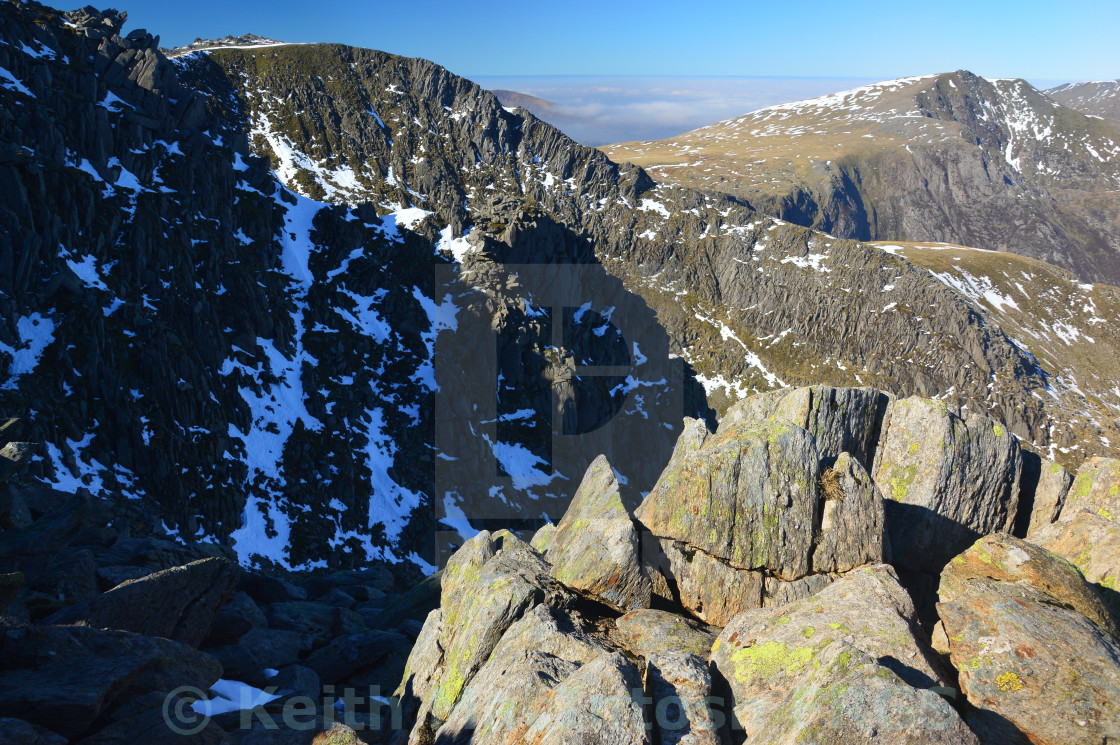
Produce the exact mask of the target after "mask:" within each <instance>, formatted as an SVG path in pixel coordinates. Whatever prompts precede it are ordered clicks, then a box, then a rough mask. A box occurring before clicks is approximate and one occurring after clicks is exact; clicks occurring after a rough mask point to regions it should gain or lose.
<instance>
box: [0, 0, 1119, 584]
mask: <svg viewBox="0 0 1120 745" xmlns="http://www.w3.org/2000/svg"><path fill="white" fill-rule="evenodd" d="M3 12H4V13H5V14H6V15H5V18H6V23H5V25H4V31H3V33H4V37H3V39H4V43H3V44H0V55H2V57H0V67H3V68H4V70H6V71H7V72H8V73H9V74H10V78H11V80H10V81H8V83H6V84H5V85H4V86H2V87H0V96H3V97H4V100H5V108H4V119H3V138H4V141H5V142H6V143H9V144H8V145H6V146H5V147H6V149H5V151H4V152H5V153H7V155H5V156H4V157H5V158H6V160H5V161H4V162H3V164H0V168H3V169H5V171H4V172H5V179H4V187H3V188H5V189H7V191H6V192H5V193H4V202H3V209H4V213H3V215H4V218H3V219H4V221H5V222H4V232H3V234H2V235H0V249H2V255H3V256H6V257H7V258H6V259H4V263H3V265H2V266H3V267H6V269H5V273H4V276H3V278H2V281H3V282H4V285H3V288H2V289H3V291H4V297H3V305H2V307H3V313H4V323H3V326H2V327H0V343H2V344H3V345H4V346H3V348H2V353H3V355H4V360H5V364H7V370H8V376H7V379H6V382H5V383H4V386H3V390H2V391H0V396H2V397H3V398H2V400H3V402H4V406H5V407H6V409H7V410H9V411H11V412H13V413H18V414H22V415H24V418H25V419H26V420H27V421H28V426H29V427H30V431H29V433H28V437H27V439H29V440H32V441H36V442H41V443H43V445H42V451H41V452H40V453H39V454H38V456H37V457H36V458H33V459H32V460H33V462H32V463H31V464H30V469H31V475H32V477H33V478H35V479H38V481H37V482H36V483H37V484H39V485H42V486H47V487H49V488H52V489H57V490H62V491H65V492H78V491H80V490H83V489H84V490H88V491H90V492H91V493H93V494H95V495H97V496H99V497H104V498H108V499H113V500H116V501H118V502H121V503H127V502H130V501H138V502H140V501H142V502H143V503H144V504H146V505H150V507H151V514H150V516H149V517H150V520H151V521H152V522H154V523H155V525H154V527H155V528H157V529H160V530H167V531H170V532H171V533H172V534H173V535H177V536H178V537H179V538H180V539H183V540H192V541H193V540H203V541H218V542H220V543H223V544H226V545H229V546H232V547H233V548H234V550H235V551H236V553H237V554H238V556H239V557H240V559H241V560H242V561H243V562H246V563H262V564H272V565H274V566H277V567H290V568H312V567H321V566H324V565H327V566H331V567H343V566H349V565H352V564H361V563H365V562H367V561H370V560H386V561H393V560H400V559H403V558H406V557H412V558H414V559H416V560H419V561H422V562H424V563H429V562H435V561H437V557H438V556H440V555H443V556H446V549H447V548H448V546H447V545H445V544H451V545H452V546H453V545H457V544H458V543H460V542H461V540H462V538H461V537H460V536H459V535H457V534H456V533H455V532H454V531H455V530H456V529H461V530H462V531H463V533H465V534H466V533H471V532H473V530H475V529H478V528H481V527H485V526H487V525H494V526H504V525H514V526H518V525H520V526H522V527H526V528H528V527H535V526H536V525H538V524H539V523H540V521H541V520H542V519H543V518H544V517H545V516H548V517H555V516H557V515H560V514H562V513H563V512H564V510H565V509H566V506H567V503H568V501H569V500H570V499H571V497H572V495H573V494H575V492H576V489H577V487H578V485H579V479H580V474H582V473H584V471H585V470H586V468H587V466H588V465H589V464H590V463H591V461H592V459H593V458H594V457H596V456H597V455H599V454H601V453H602V454H605V455H607V456H608V458H609V460H610V462H611V464H612V467H613V468H614V469H615V470H616V471H617V478H618V481H619V484H620V490H621V499H622V500H623V502H624V503H625V504H628V505H631V506H632V505H633V504H636V502H637V501H638V500H639V499H640V498H641V495H642V494H644V493H645V492H648V491H649V490H650V489H651V488H652V486H653V484H654V483H655V482H656V479H657V476H658V474H659V473H660V469H661V467H662V466H663V464H664V463H665V462H667V461H668V458H669V455H670V452H671V448H672V443H673V442H674V441H675V439H676V437H677V435H678V434H679V433H680V431H681V427H682V422H683V419H684V417H685V416H686V415H690V416H703V417H707V418H708V419H709V420H711V419H712V417H713V416H714V414H715V412H716V411H722V410H724V409H726V407H727V406H729V405H730V404H731V403H733V402H734V401H736V400H738V399H740V398H742V397H743V396H746V395H747V394H749V393H751V392H753V391H760V390H770V389H772V388H777V387H781V386H784V385H790V384H799V383H811V382H818V381H822V380H823V381H826V382H830V383H835V384H875V385H878V386H880V387H881V388H883V389H885V390H887V391H890V392H892V393H896V394H902V395H908V394H911V393H920V394H923V395H929V396H939V397H942V398H944V399H945V400H946V401H947V402H948V403H950V404H953V405H961V404H967V405H968V406H969V408H970V409H971V410H972V411H977V412H986V413H989V414H990V415H992V416H993V417H995V418H996V419H998V420H999V421H1001V422H1003V425H1004V426H1006V427H1007V428H1008V429H1009V430H1010V431H1011V432H1014V433H1015V434H1017V435H1019V436H1021V437H1023V438H1025V439H1026V440H1027V441H1028V442H1034V443H1035V444H1037V445H1038V446H1040V447H1046V446H1048V445H1050V444H1051V443H1055V442H1056V443H1058V444H1060V445H1061V446H1062V447H1067V450H1068V454H1069V455H1070V457H1071V459H1078V458H1080V457H1082V456H1083V454H1086V453H1088V454H1092V453H1100V452H1108V449H1109V447H1110V445H1109V442H1112V441H1117V442H1120V436H1117V437H1115V438H1113V439H1112V440H1109V439H1108V435H1107V434H1106V432H1109V431H1110V430H1109V429H1108V428H1109V427H1110V426H1112V425H1111V424H1110V423H1109V422H1108V421H1104V422H1103V423H1098V424H1096V425H1094V426H1095V427H1096V428H1095V429H1094V428H1092V427H1090V426H1089V425H1085V426H1081V427H1077V428H1075V427H1072V426H1069V425H1070V423H1071V422H1072V418H1073V417H1074V416H1075V415H1076V416H1080V417H1084V411H1082V410H1080V409H1078V410H1076V411H1074V409H1072V408H1066V407H1064V406H1063V404H1062V395H1061V394H1062V391H1061V390H1060V389H1059V390H1056V391H1054V392H1055V396H1050V395H1047V391H1048V388H1047V386H1048V385H1049V381H1051V380H1052V379H1053V378H1054V377H1055V376H1056V371H1055V370H1049V369H1047V368H1046V365H1048V364H1049V362H1047V363H1044V364H1042V365H1040V364H1039V361H1038V359H1035V358H1032V357H1031V356H1030V354H1028V353H1027V352H1025V351H1024V350H1023V349H1022V348H1021V347H1020V346H1019V345H1018V344H1016V343H1015V342H1013V341H1012V340H1011V338H1010V337H1009V335H1008V333H1007V332H1006V331H1005V330H1004V329H1003V327H1002V326H1001V323H1000V321H999V320H998V319H997V317H996V315H994V314H993V313H992V312H991V309H990V308H988V307H986V306H984V305H982V304H976V303H972V302H970V301H969V298H967V297H964V296H962V295H961V294H960V293H959V292H957V291H956V290H954V289H953V288H951V287H947V286H945V284H943V283H942V282H940V281H937V280H936V279H935V278H932V277H931V276H930V274H929V272H928V271H927V270H926V269H924V268H923V267H921V266H919V265H917V264H915V263H912V262H910V261H909V260H907V259H906V258H904V257H902V256H900V255H897V254H895V253H890V252H885V251H883V250H881V249H878V248H874V247H870V246H866V245H863V244H859V243H856V242H853V241H845V240H838V239H834V238H830V237H828V236H825V235H823V234H820V233H815V232H813V231H810V230H808V229H805V228H802V227H798V226H794V225H790V224H788V223H786V222H784V221H781V220H778V219H775V218H769V217H764V216H761V215H759V214H757V213H755V212H753V211H752V210H751V209H749V208H747V207H745V206H743V205H742V204H739V203H737V202H735V201H733V200H731V199H728V198H724V197H716V196H709V195H705V194H702V193H699V192H694V191H690V190H688V189H680V188H671V187H655V186H654V184H653V182H652V181H651V180H650V179H649V177H648V176H647V175H646V174H645V173H644V172H643V171H642V170H641V169H639V168H636V167H634V166H628V165H622V166H619V165H616V164H615V163H613V162H611V161H610V160H608V159H607V158H606V157H605V156H604V155H603V154H602V153H600V152H598V151H596V150H591V149H588V148H583V147H580V146H578V145H577V144H575V143H573V142H572V141H571V140H569V139H568V138H566V137H565V136H564V135H563V134H561V133H560V132H558V131H557V130H555V129H554V128H552V127H550V126H548V125H546V124H544V123H542V122H540V121H538V120H536V119H535V118H533V117H532V116H531V115H529V114H527V113H526V112H523V111H508V110H505V109H503V108H502V107H501V105H500V104H499V103H498V101H497V100H496V99H495V98H494V97H493V96H491V95H490V94H488V93H486V92H485V91H482V90H481V89H479V88H478V87H477V86H475V85H473V84H472V83H470V82H469V81H466V80H463V79H461V78H457V77H455V76H453V75H451V74H450V73H448V72H447V71H445V70H442V69H441V68H439V67H437V66H435V65H433V64H432V63H429V62H426V61H423V60H409V59H404V58H400V57H394V56H392V55H389V54H385V53H382V52H374V51H369V50H360V49H353V48H348V47H341V46H337V45H300V46H292V45H282V46H266V47H261V48H252V49H213V50H210V51H209V52H194V53H188V54H183V55H181V56H178V57H176V58H175V59H174V60H173V61H171V60H168V59H167V58H166V57H165V56H164V55H163V54H162V53H161V52H160V51H159V50H158V48H157V40H156V39H155V38H153V37H151V36H148V35H145V34H141V33H134V34H131V35H130V36H129V38H122V37H121V36H120V35H119V33H118V32H119V29H120V24H121V20H122V19H121V17H120V16H119V15H116V14H111V13H110V14H99V13H95V12H93V11H91V10H85V11H80V12H77V13H75V14H70V15H68V16H63V15H60V14H59V13H57V12H56V11H52V10H50V9H47V8H43V7H41V6H34V5H18V6H17V5H5V6H3ZM235 46H236V45H235ZM5 79H7V78H5ZM316 200H323V201H316ZM887 287H890V292H891V293H896V294H892V295H891V297H890V298H885V295H884V293H885V292H887V289H886V288H887ZM896 296H897V297H898V300H897V301H894V302H892V300H893V299H894V297H896ZM1054 364H1055V365H1060V364H1061V363H1060V361H1058V360H1054ZM1035 394H1038V395H1035ZM1102 436H1103V438H1104V439H1102ZM634 442H641V443H643V445H642V447H641V448H635V447H633V444H632V443H634ZM1074 445H1077V446H1078V449H1076V450H1075V449H1072V448H1073V446H1074ZM468 518H469V519H470V520H472V521H473V522H474V525H473V526H471V525H470V524H469V523H468V522H467V519H468ZM149 527H152V526H149ZM440 532H446V533H448V535H446V536H443V537H441V538H439V539H438V541H440V542H441V543H439V545H440V546H441V548H438V549H437V548H436V547H434V546H433V543H432V536H433V533H440ZM441 552H442V554H441Z"/></svg>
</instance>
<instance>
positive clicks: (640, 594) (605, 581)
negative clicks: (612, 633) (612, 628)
mask: <svg viewBox="0 0 1120 745" xmlns="http://www.w3.org/2000/svg"><path fill="white" fill-rule="evenodd" d="M639 557H640V548H639V545H638V531H637V529H636V528H635V526H634V521H633V520H632V519H631V517H630V513H629V512H628V511H627V510H626V507H625V506H624V505H623V503H622V497H621V495H620V494H619V490H618V480H617V479H616V478H615V474H614V470H613V469H612V468H611V465H610V463H608V462H607V459H606V458H605V457H603V456H602V455H600V456H599V457H598V458H596V459H595V460H594V461H593V462H592V463H591V465H590V466H589V467H588V469H587V472H586V473H585V474H584V477H583V481H582V482H581V483H580V486H579V489H578V490H577V491H576V494H575V497H573V498H572V503H571V505H570V506H569V507H568V510H567V512H565V513H564V518H563V519H562V520H561V521H560V523H559V525H557V526H556V531H555V533H554V534H553V535H552V537H551V539H550V540H549V541H548V561H549V562H550V563H551V564H552V574H553V576H554V577H556V579H558V580H559V581H560V582H561V583H562V584H564V586H566V587H568V588H570V589H572V590H575V591H577V592H580V593H584V594H587V595H590V596H592V597H594V598H596V599H598V600H601V601H602V602H604V603H606V604H607V605H609V606H611V607H612V608H615V609H617V610H620V611H623V612H625V611H628V610H634V609H635V608H648V607H649V599H650V593H651V591H652V586H651V584H650V580H649V577H648V576H647V574H646V571H645V568H644V567H643V566H642V563H641V561H640V558H639Z"/></svg>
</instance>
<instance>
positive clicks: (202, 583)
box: [50, 559, 239, 646]
mask: <svg viewBox="0 0 1120 745" xmlns="http://www.w3.org/2000/svg"><path fill="white" fill-rule="evenodd" d="M238 575H239V570H238V568H237V566H236V565H235V564H231V563H230V562H228V561H225V560H223V559H201V560H199V561H196V562H194V563H191V564H187V565H186V566H182V567H175V568H172V569H166V570H164V571H162V572H156V573H155V574H150V575H148V576H146V577H142V578H140V579H136V580H132V581H130V582H124V583H122V584H120V585H117V586H116V587H114V588H113V589H112V590H110V591H109V592H106V593H104V594H102V595H99V596H97V597H96V598H93V599H92V600H89V601H86V602H84V603H79V604H77V605H74V606H70V607H69V608H66V609H65V610H62V611H60V612H59V613H56V614H55V615H54V616H53V617H52V618H51V619H50V623H53V624H81V625H84V626H92V627H94V628H104V629H120V630H123V631H134V632H136V633H140V634H147V635H150V636H161V637H164V638H165V639H172V640H175V641H180V642H183V643H184V644H190V645H191V646H198V645H199V644H201V643H202V641H203V639H205V638H206V636H207V634H208V633H209V631H210V626H211V624H212V623H213V620H214V617H215V615H216V614H217V612H218V609H219V608H221V606H222V605H223V604H224V603H225V602H226V601H227V600H228V599H229V598H230V597H232V595H233V593H234V590H235V588H236V587H237V581H238Z"/></svg>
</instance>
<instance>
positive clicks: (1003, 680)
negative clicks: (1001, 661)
mask: <svg viewBox="0 0 1120 745" xmlns="http://www.w3.org/2000/svg"><path fill="white" fill-rule="evenodd" d="M996 685H997V686H999V689H1000V690H1001V691H1020V690H1022V689H1023V681H1021V680H1019V676H1018V675H1016V674H1015V673H1013V672H1010V671H1008V672H1005V673H1000V674H999V675H997V676H996Z"/></svg>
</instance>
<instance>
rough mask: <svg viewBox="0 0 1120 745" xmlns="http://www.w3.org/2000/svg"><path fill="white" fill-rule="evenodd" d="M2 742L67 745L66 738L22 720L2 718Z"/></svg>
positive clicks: (0, 723)
mask: <svg viewBox="0 0 1120 745" xmlns="http://www.w3.org/2000/svg"><path fill="white" fill-rule="evenodd" d="M0 742H3V743H11V745H17V744H18V745H66V742H67V740H66V738H65V737H63V736H62V735H58V734H55V733H54V732H51V731H50V730H48V729H46V728H45V727H39V726H36V725H34V724H31V723H30V722H25V721H23V720H22V719H13V718H11V717H0Z"/></svg>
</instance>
